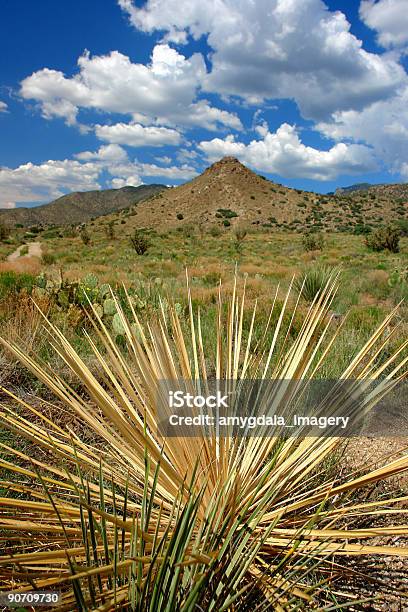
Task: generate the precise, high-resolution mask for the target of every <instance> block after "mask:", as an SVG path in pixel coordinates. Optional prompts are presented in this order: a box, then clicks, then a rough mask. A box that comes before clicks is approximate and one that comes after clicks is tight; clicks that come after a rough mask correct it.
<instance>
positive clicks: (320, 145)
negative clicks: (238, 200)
mask: <svg viewBox="0 0 408 612" xmlns="http://www.w3.org/2000/svg"><path fill="white" fill-rule="evenodd" d="M0 57H1V58H2V63H1V71H0V207H9V208H11V207H14V206H22V205H27V204H29V205H32V204H38V203H42V202H46V201H49V200H51V199H53V198H55V197H58V196H60V195H62V194H64V193H67V192H69V191H76V190H89V189H100V188H106V187H115V188H118V187H122V186H124V185H139V184H142V183H152V182H161V183H166V184H179V183H181V182H184V181H186V180H188V179H191V178H192V177H194V176H195V175H196V174H198V173H199V172H201V171H202V170H203V169H204V168H205V167H206V166H207V165H209V163H211V162H213V161H215V160H217V159H219V158H220V157H222V156H224V155H235V156H236V157H238V158H239V159H240V160H241V161H242V162H243V163H245V164H247V165H248V166H250V167H251V168H253V169H254V170H256V171H258V172H260V173H261V174H263V175H266V176H268V177H269V178H271V179H273V180H276V181H279V182H282V183H284V184H286V185H288V186H292V187H301V188H305V189H314V190H316V191H320V192H326V191H331V190H332V189H334V188H335V187H337V186H339V185H347V184H350V183H354V182H360V181H369V182H400V181H408V75H407V70H408V0H362V1H361V2H360V1H359V0H342V1H340V0H325V1H323V0H147V1H143V0H86V1H84V0H58V2H55V0H41V1H40V2H33V1H32V0H21V1H20V2H16V1H15V0H2V3H1V8H0Z"/></svg>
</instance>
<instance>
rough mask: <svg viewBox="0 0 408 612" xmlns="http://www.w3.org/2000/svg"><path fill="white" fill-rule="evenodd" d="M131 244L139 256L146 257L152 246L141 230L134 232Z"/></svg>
mask: <svg viewBox="0 0 408 612" xmlns="http://www.w3.org/2000/svg"><path fill="white" fill-rule="evenodd" d="M130 242H131V244H132V247H133V248H134V250H135V251H136V253H137V254H138V255H144V254H145V253H146V252H147V250H148V248H149V246H150V243H149V240H148V238H147V236H146V235H145V234H144V233H143V232H142V231H141V230H139V229H136V230H135V231H134V232H133V235H132V236H131V237H130Z"/></svg>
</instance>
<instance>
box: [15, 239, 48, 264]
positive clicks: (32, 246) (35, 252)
mask: <svg viewBox="0 0 408 612" xmlns="http://www.w3.org/2000/svg"><path fill="white" fill-rule="evenodd" d="M25 246H27V247H28V253H26V254H25V255H21V254H20V253H21V249H23V248H24V247H25ZM20 257H38V258H40V259H41V257H42V248H41V242H30V243H28V244H22V245H21V246H19V247H18V249H16V250H15V251H14V253H12V254H11V255H9V256H8V257H7V261H17V260H18V259H20Z"/></svg>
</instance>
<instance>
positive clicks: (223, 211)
mask: <svg viewBox="0 0 408 612" xmlns="http://www.w3.org/2000/svg"><path fill="white" fill-rule="evenodd" d="M215 216H216V217H223V218H224V219H232V218H233V217H238V213H236V212H235V211H234V210H231V209H230V208H218V210H217V214H216V215H215Z"/></svg>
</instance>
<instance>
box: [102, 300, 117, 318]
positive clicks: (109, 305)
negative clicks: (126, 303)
mask: <svg viewBox="0 0 408 612" xmlns="http://www.w3.org/2000/svg"><path fill="white" fill-rule="evenodd" d="M103 314H104V315H106V316H108V317H109V316H112V315H115V314H116V304H115V300H113V299H112V298H106V300H104V302H103Z"/></svg>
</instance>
